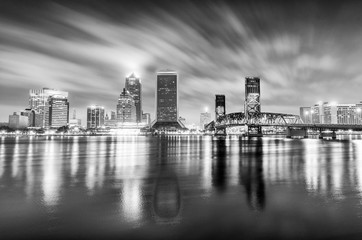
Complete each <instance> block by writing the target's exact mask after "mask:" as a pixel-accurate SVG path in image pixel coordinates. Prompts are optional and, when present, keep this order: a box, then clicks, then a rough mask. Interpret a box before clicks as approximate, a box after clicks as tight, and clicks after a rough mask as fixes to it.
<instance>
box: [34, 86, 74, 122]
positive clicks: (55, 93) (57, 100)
mask: <svg viewBox="0 0 362 240" xmlns="http://www.w3.org/2000/svg"><path fill="white" fill-rule="evenodd" d="M52 99H54V100H52ZM67 99H68V92H64V91H59V90H55V89H50V88H43V89H31V90H29V109H32V110H34V113H36V114H39V115H40V116H41V118H42V119H41V121H39V116H38V117H37V118H38V121H35V122H36V123H35V126H34V127H47V128H55V127H58V126H60V125H61V126H65V125H67V123H68V117H69V103H68V100H67ZM58 114H60V115H59V116H58ZM40 122H41V124H39V123H40ZM62 124H64V125H62ZM61 126H60V127H61Z"/></svg>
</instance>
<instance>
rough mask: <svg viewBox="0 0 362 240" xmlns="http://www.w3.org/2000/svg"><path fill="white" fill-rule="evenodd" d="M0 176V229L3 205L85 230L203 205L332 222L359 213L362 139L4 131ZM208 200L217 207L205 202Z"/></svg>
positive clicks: (183, 214) (171, 215)
mask: <svg viewBox="0 0 362 240" xmlns="http://www.w3.org/2000/svg"><path fill="white" fill-rule="evenodd" d="M0 180H1V182H0V227H4V226H6V224H10V223H7V222H8V221H4V219H5V216H7V217H8V218H9V217H10V218H11V216H12V215H11V214H9V210H6V207H5V206H9V202H11V203H13V205H14V206H15V207H14V209H15V208H19V206H20V204H23V203H24V202H35V203H36V204H38V205H41V207H40V209H41V210H39V212H42V211H43V210H44V207H45V209H47V211H46V213H44V214H46V219H61V220H62V221H60V220H59V221H60V222H63V223H64V224H65V223H67V222H75V220H74V219H75V216H79V220H78V224H80V223H81V222H83V221H84V219H85V218H86V219H87V224H84V225H85V227H84V229H86V228H87V227H86V226H88V225H90V226H92V227H94V228H96V227H97V226H101V227H102V228H106V226H107V227H108V228H113V227H114V228H117V227H119V226H127V227H128V228H135V227H136V228H141V227H144V226H148V225H150V224H152V223H155V222H156V223H161V224H165V223H167V224H170V223H171V224H175V225H182V226H183V225H184V224H187V222H188V220H189V219H192V218H193V217H195V216H198V215H197V214H198V212H199V210H200V211H202V210H204V212H218V211H219V212H223V213H225V216H226V215H230V214H231V215H232V214H233V212H234V211H240V212H242V213H243V214H245V218H247V216H248V217H252V215H248V214H249V213H250V214H251V213H255V211H250V209H252V210H258V211H259V213H257V214H260V215H259V216H260V218H261V219H262V220H260V221H264V223H265V225H268V224H269V225H270V224H272V220H270V219H275V218H276V217H277V218H278V217H280V218H282V217H283V216H285V215H283V213H284V211H288V214H287V215H288V216H292V217H293V219H312V220H310V221H313V219H314V218H313V217H315V218H316V219H318V217H317V216H314V215H313V214H314V211H317V210H320V209H322V210H323V211H325V212H326V215H327V216H330V218H332V219H333V221H334V223H333V221H331V223H330V224H331V225H330V226H329V227H334V225H333V224H336V225H337V223H339V222H340V221H342V220H346V219H349V218H350V217H351V214H352V215H353V216H355V215H356V216H358V217H359V216H362V210H361V209H362V204H361V203H362V140H352V141H346V140H339V141H324V140H318V139H303V140H289V139H281V138H251V139H248V138H238V137H232V136H231V137H226V138H214V137H209V136H204V137H201V136H160V137H126V136H119V137H74V138H67V137H64V138H49V139H45V138H37V137H33V138H1V141H0ZM300 199H303V201H300ZM234 200H235V202H236V203H235V206H234V205H233V210H230V208H228V207H229V204H231V205H232V204H233V203H234V202H233V201H234ZM212 201H215V202H217V203H218V204H216V205H215V206H214V205H212V207H210V205H208V204H210V202H212ZM281 202H282V203H283V204H284V205H283V204H282V206H281V207H280V208H278V206H280V205H278V204H281ZM316 202H317V203H316ZM196 203H198V204H199V205H196ZM293 204H294V205H293ZM333 204H338V205H333ZM306 205H307V207H306ZM70 206H71V207H70ZM291 206H293V207H291ZM336 206H337V207H336ZM349 208H353V210H350V209H349ZM19 209H22V208H19ZM285 209H287V210H285ZM298 209H303V211H301V210H299V211H298ZM341 209H342V210H343V211H342V212H339V211H340V210H341ZM19 211H20V212H21V211H23V210H18V212H19ZM5 212H6V213H7V214H4V213H5ZM11 213H12V214H14V216H15V215H16V213H17V212H16V211H15V210H13V212H11ZM337 213H338V214H337ZM273 214H274V215H273ZM278 214H279V215H278ZM308 214H309V215H308ZM311 216H313V217H311ZM48 217H49V218H48ZM34 218H35V217H34ZM29 219H30V220H29V222H31V219H32V216H30V217H29ZM351 219H352V218H351ZM244 220H245V221H247V219H238V221H239V222H240V223H243V222H244ZM255 221H256V220H255ZM280 221H282V220H280ZM283 221H287V220H286V219H284V220H283ZM13 222H14V221H13ZM15 222H16V221H15ZM29 222H27V223H29ZM92 223H93V224H92ZM302 223H303V222H302ZM24 224H25V223H24ZM46 224H48V222H47V221H46ZM46 224H45V225H46ZM57 224H58V225H59V222H57ZM314 224H317V222H314ZM361 224H362V221H361ZM69 225H70V224H69ZM260 226H261V227H260V229H261V231H263V229H264V227H263V225H260ZM77 227H79V226H77ZM88 228H89V227H88ZM125 228H126V227H125ZM265 231H266V230H265Z"/></svg>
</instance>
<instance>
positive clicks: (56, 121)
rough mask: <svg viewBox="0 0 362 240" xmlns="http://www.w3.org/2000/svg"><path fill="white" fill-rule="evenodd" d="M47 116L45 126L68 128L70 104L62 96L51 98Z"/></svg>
mask: <svg viewBox="0 0 362 240" xmlns="http://www.w3.org/2000/svg"><path fill="white" fill-rule="evenodd" d="M46 110H48V111H46V114H45V120H46V122H45V126H46V127H49V128H59V127H63V126H67V125H68V122H69V102H68V99H67V98H66V97H64V96H61V95H54V96H50V97H49V99H48V108H47V109H46Z"/></svg>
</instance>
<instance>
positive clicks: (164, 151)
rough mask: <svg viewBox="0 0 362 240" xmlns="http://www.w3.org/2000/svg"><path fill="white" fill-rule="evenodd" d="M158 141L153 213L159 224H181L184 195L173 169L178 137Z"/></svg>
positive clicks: (164, 137)
mask: <svg viewBox="0 0 362 240" xmlns="http://www.w3.org/2000/svg"><path fill="white" fill-rule="evenodd" d="M157 141H158V149H159V151H158V164H159V165H158V168H159V169H158V171H159V173H158V177H157V179H156V183H155V187H154V191H153V200H152V212H153V215H154V217H155V220H156V222H157V223H160V224H164V223H167V224H170V223H176V222H180V221H181V212H182V195H181V189H180V185H179V181H178V178H177V175H176V173H175V171H174V169H172V163H175V162H176V160H177V159H176V156H177V155H178V153H177V151H175V150H176V149H177V137H173V136H170V137H168V136H161V137H159V138H158V139H157ZM188 141H189V139H188ZM187 151H190V150H189V149H187Z"/></svg>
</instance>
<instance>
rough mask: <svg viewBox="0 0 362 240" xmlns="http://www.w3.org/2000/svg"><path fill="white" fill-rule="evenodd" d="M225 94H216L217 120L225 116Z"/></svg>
mask: <svg viewBox="0 0 362 240" xmlns="http://www.w3.org/2000/svg"><path fill="white" fill-rule="evenodd" d="M225 113H226V109H225V95H220V94H217V95H215V120H217V119H219V117H223V116H225Z"/></svg>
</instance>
